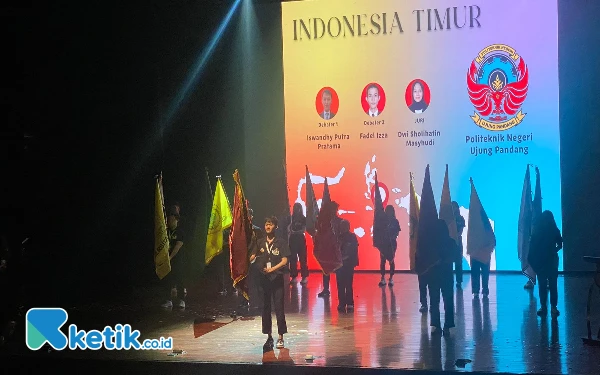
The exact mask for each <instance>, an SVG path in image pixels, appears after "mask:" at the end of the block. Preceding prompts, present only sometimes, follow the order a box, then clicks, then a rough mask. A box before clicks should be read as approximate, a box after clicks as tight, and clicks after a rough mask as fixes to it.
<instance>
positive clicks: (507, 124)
mask: <svg viewBox="0 0 600 375" xmlns="http://www.w3.org/2000/svg"><path fill="white" fill-rule="evenodd" d="M467 89H468V92H469V99H470V100H471V103H472V104H473V106H474V107H475V112H474V114H473V116H470V117H471V119H472V120H473V122H475V124H477V126H479V127H482V128H484V129H487V130H492V131H503V130H507V129H510V128H512V127H515V126H517V125H519V124H520V123H521V122H522V121H523V118H525V115H526V113H523V112H522V110H521V106H522V105H523V102H524V101H525V98H526V97H527V90H528V89H529V70H528V69H527V65H525V60H523V58H522V57H521V56H519V55H518V54H517V52H516V51H515V50H514V49H513V48H512V47H510V46H507V45H504V44H493V45H491V46H488V47H486V48H484V49H483V50H481V52H479V54H478V55H477V57H475V59H474V60H473V61H472V62H471V66H470V67H469V70H468V72H467Z"/></svg>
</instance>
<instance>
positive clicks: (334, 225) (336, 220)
mask: <svg viewBox="0 0 600 375" xmlns="http://www.w3.org/2000/svg"><path fill="white" fill-rule="evenodd" d="M326 207H327V208H328V209H326V210H324V211H325V212H326V213H327V214H328V215H330V217H331V221H330V222H331V229H332V230H333V233H334V234H335V237H336V238H337V243H338V245H339V243H340V232H341V230H340V224H341V222H342V218H341V217H339V216H338V214H337V213H338V208H339V207H340V205H339V204H338V203H337V202H336V201H331V202H329V203H328V206H326ZM330 281H331V275H325V274H323V290H322V291H321V292H320V293H319V294H317V296H318V297H322V298H323V297H329V296H330V295H331V292H330V291H329V284H330Z"/></svg>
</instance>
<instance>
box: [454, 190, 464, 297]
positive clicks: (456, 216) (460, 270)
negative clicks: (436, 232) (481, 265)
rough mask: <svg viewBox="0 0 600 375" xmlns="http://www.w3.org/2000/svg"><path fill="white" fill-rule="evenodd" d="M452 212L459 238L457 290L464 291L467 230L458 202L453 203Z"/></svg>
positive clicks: (455, 262) (456, 266) (456, 264)
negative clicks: (465, 238)
mask: <svg viewBox="0 0 600 375" xmlns="http://www.w3.org/2000/svg"><path fill="white" fill-rule="evenodd" d="M452 211H453V212H454V219H455V220H456V234H457V236H458V256H457V257H456V260H455V261H454V269H455V270H456V289H462V285H461V284H462V282H463V241H462V233H463V230H464V229H465V218H464V217H462V215H461V214H460V208H459V207H458V202H456V201H453V202H452Z"/></svg>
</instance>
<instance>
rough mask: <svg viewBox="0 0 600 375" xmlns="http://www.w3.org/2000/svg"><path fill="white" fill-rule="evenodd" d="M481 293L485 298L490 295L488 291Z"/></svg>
mask: <svg viewBox="0 0 600 375" xmlns="http://www.w3.org/2000/svg"><path fill="white" fill-rule="evenodd" d="M482 295H483V298H484V299H487V298H488V296H489V295H490V293H489V292H483V293H482Z"/></svg>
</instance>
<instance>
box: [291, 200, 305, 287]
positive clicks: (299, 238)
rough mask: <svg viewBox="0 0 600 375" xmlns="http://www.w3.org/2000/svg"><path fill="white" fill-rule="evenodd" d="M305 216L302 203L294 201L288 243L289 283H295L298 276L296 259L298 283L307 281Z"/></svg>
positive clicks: (303, 283)
mask: <svg viewBox="0 0 600 375" xmlns="http://www.w3.org/2000/svg"><path fill="white" fill-rule="evenodd" d="M304 232H306V216H304V214H303V213H302V205H301V204H300V203H294V209H293V213H292V218H291V224H290V233H289V245H290V252H291V254H292V255H291V258H290V262H289V263H290V284H295V283H296V277H298V260H300V275H301V276H302V280H301V281H300V284H302V285H306V283H308V261H307V256H306V238H305V237H304Z"/></svg>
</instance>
